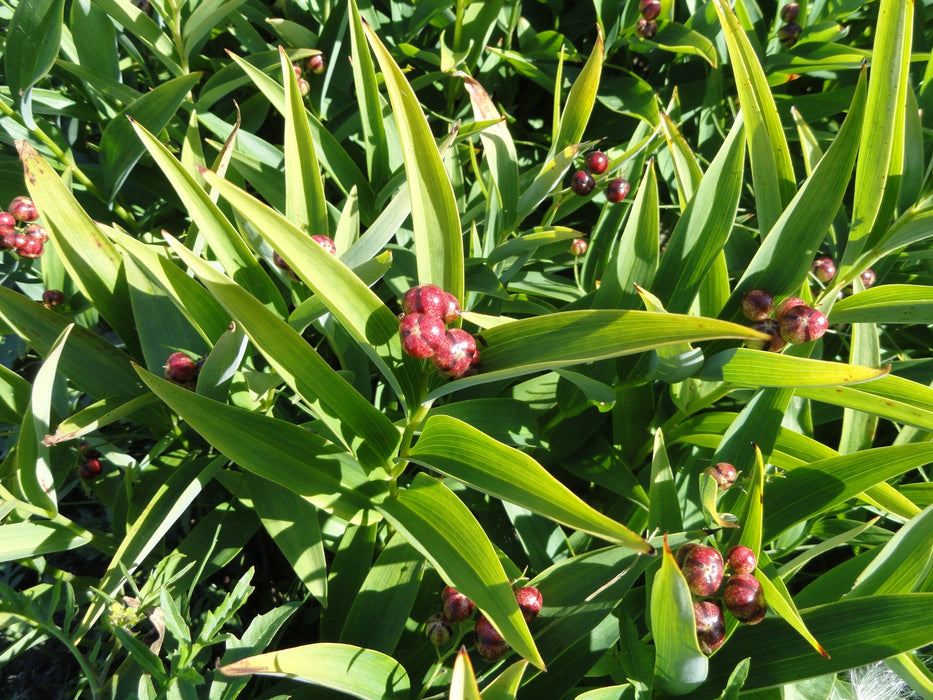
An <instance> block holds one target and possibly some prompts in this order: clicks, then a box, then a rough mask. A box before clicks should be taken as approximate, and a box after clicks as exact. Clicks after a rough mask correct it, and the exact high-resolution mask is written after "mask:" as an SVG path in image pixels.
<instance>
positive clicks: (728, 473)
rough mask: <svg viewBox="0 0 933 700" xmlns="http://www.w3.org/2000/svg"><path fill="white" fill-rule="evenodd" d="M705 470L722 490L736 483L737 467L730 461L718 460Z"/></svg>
mask: <svg viewBox="0 0 933 700" xmlns="http://www.w3.org/2000/svg"><path fill="white" fill-rule="evenodd" d="M703 471H704V472H705V473H707V474H709V475H710V476H711V477H713V478H714V479H715V480H716V484H717V485H718V486H719V490H720V491H725V490H726V489H728V488H729V487H730V486H732V484H734V483H735V476H736V472H735V467H734V466H732V465H731V464H729V463H728V462H717V463H716V464H714V465H713V466H711V467H707V468H706V469H704V470H703Z"/></svg>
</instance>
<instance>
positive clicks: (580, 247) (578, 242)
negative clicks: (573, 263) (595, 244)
mask: <svg viewBox="0 0 933 700" xmlns="http://www.w3.org/2000/svg"><path fill="white" fill-rule="evenodd" d="M588 247H589V245H588V244H587V242H586V241H584V240H583V239H582V238H574V239H573V240H572V241H570V254H571V255H572V256H574V257H579V256H581V255H583V254H584V253H585V252H586V249H587V248H588Z"/></svg>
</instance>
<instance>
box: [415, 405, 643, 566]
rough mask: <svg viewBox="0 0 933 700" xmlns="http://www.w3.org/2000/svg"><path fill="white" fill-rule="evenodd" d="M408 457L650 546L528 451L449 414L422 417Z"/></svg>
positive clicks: (573, 522)
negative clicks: (493, 436) (593, 505)
mask: <svg viewBox="0 0 933 700" xmlns="http://www.w3.org/2000/svg"><path fill="white" fill-rule="evenodd" d="M409 458H410V459H412V460H413V461H415V462H419V463H420V464H424V465H426V466H429V467H431V468H432V469H435V470H437V471H439V472H441V473H442V474H446V475H447V476H450V477H452V478H454V479H457V480H458V481H462V482H463V483H465V484H467V485H469V486H472V487H473V488H475V489H478V490H480V491H483V492H484V493H488V494H489V495H491V496H495V497H496V498H501V499H502V500H504V501H509V502H510V503H515V504H517V505H520V506H522V507H524V508H527V509H528V510H531V511H533V512H535V513H537V514H539V515H543V516H545V517H547V518H550V519H552V520H555V521H557V522H559V523H561V524H563V525H567V526H568V527H572V528H574V529H576V530H583V531H584V532H589V533H590V534H593V535H595V536H597V537H601V538H603V539H605V540H608V541H610V542H616V543H618V544H621V545H623V546H625V547H629V548H631V549H634V550H636V551H639V552H649V553H650V552H653V551H654V548H653V547H652V546H651V545H650V544H649V543H648V542H646V541H645V540H643V539H642V538H641V537H639V536H638V535H636V534H635V533H634V532H632V531H631V530H629V529H628V528H626V527H625V526H623V525H621V524H619V523H617V522H615V521H614V520H612V519H611V518H608V517H606V516H605V515H603V514H602V513H600V512H599V511H597V510H594V509H593V508H592V507H591V506H589V505H587V504H586V503H585V502H583V501H582V500H581V499H580V498H579V497H577V496H576V495H575V494H574V493H573V492H572V491H571V490H570V489H568V488H567V487H566V486H564V485H563V484H562V483H561V482H560V481H558V480H557V479H556V478H554V477H553V476H552V475H551V474H550V472H548V471H547V470H546V469H545V468H544V467H542V466H541V465H540V464H538V462H536V461H535V460H534V459H533V458H531V457H530V456H529V455H526V454H525V453H524V452H521V451H519V450H517V449H515V448H513V447H509V446H508V445H504V444H503V443H501V442H498V441H496V440H493V439H492V438H491V437H489V436H487V435H486V434H485V433H483V432H482V431H480V430H477V429H476V428H474V427H472V426H470V425H468V424H467V423H464V422H462V421H459V420H457V419H456V418H451V417H449V416H443V415H435V416H431V417H430V418H428V420H427V421H426V422H425V424H424V428H423V430H422V432H421V437H420V438H419V439H418V442H417V443H415V446H414V448H413V449H412V451H411V452H410V454H409Z"/></svg>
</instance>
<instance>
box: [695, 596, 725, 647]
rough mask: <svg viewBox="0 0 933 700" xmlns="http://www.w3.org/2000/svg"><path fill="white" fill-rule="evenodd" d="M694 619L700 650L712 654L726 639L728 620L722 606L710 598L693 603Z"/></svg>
mask: <svg viewBox="0 0 933 700" xmlns="http://www.w3.org/2000/svg"><path fill="white" fill-rule="evenodd" d="M693 620H694V622H695V623H696V628H697V641H698V642H699V643H700V651H702V652H703V653H704V654H707V655H708V654H712V653H713V652H714V651H716V650H717V649H718V648H719V647H721V646H722V643H723V642H724V641H726V620H725V617H724V616H723V614H722V608H720V607H719V606H718V605H716V603H713V602H712V601H709V600H703V601H695V602H694V603H693Z"/></svg>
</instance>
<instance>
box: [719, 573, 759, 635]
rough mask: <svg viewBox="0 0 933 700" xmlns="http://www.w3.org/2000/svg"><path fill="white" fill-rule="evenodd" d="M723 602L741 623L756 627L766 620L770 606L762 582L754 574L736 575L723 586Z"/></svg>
mask: <svg viewBox="0 0 933 700" xmlns="http://www.w3.org/2000/svg"><path fill="white" fill-rule="evenodd" d="M722 602H723V604H724V605H725V606H726V610H728V611H729V612H730V613H732V616H733V617H735V619H736V620H738V621H739V622H743V623H745V624H746V625H754V624H757V623H759V622H761V621H762V620H763V619H764V618H765V613H766V612H767V610H768V606H767V604H766V603H765V596H764V593H762V591H761V582H760V581H759V580H758V579H757V578H755V576H754V575H753V574H734V575H732V576H730V577H729V580H728V581H726V585H725V586H723V591H722Z"/></svg>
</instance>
